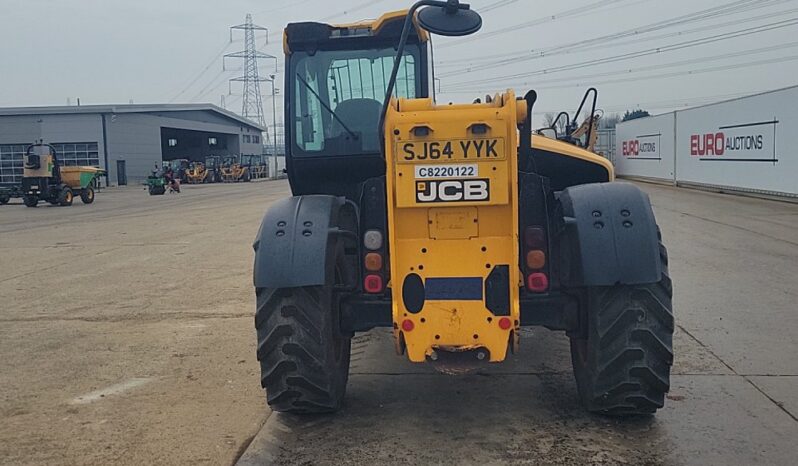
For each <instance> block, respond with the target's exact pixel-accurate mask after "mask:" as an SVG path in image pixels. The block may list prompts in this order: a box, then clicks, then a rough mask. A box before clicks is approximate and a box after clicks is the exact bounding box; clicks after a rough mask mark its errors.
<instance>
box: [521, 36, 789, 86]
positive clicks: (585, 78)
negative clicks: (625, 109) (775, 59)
mask: <svg viewBox="0 0 798 466" xmlns="http://www.w3.org/2000/svg"><path fill="white" fill-rule="evenodd" d="M794 47H798V41H795V42H788V43H785V44H778V45H771V46H768V47H759V48H755V49H749V50H741V51H735V52H731V53H726V54H723V55H712V56H708V57H696V58H691V59H688V60H680V61H676V62H670V63H661V64H656V65H649V66H642V67H637V68H629V69H622V70H614V71H608V72H606V73H591V74H587V75H581V76H565V77H561V78H551V79H542V80H535V81H534V82H528V81H527V82H514V83H505V84H507V85H509V86H511V87H528V86H539V85H541V84H547V83H563V85H565V83H566V81H574V82H572V83H568V85H569V86H570V85H583V86H586V85H592V84H593V83H594V82H596V78H602V77H609V76H629V75H631V74H634V73H642V72H646V71H655V70H662V69H668V68H676V67H680V66H687V65H695V64H702V63H708V62H712V61H722V60H727V59H730V58H739V57H745V56H750V55H758V54H763V53H768V52H775V51H778V50H785V49H790V48H794Z"/></svg>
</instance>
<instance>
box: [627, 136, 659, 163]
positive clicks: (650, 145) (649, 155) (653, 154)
mask: <svg viewBox="0 0 798 466" xmlns="http://www.w3.org/2000/svg"><path fill="white" fill-rule="evenodd" d="M661 138H662V134H647V135H643V136H637V137H636V138H634V139H630V140H628V141H623V142H622V143H621V150H622V154H623V156H624V157H628V158H636V159H647V160H661V158H662V157H661V154H660V146H661V144H660V143H661Z"/></svg>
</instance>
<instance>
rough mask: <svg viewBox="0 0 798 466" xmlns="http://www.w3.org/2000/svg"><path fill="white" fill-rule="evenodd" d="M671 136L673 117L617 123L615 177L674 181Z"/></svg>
mask: <svg viewBox="0 0 798 466" xmlns="http://www.w3.org/2000/svg"><path fill="white" fill-rule="evenodd" d="M674 132H675V121H674V114H673V113H667V114H665V115H659V116H655V117H647V118H639V119H636V120H631V121H627V122H623V123H619V124H618V126H617V127H616V142H615V160H614V162H615V169H616V171H617V173H618V174H619V175H621V176H634V177H643V178H652V179H657V180H663V181H671V182H672V181H674V146H673V144H674Z"/></svg>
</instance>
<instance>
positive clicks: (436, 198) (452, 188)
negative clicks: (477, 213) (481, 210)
mask: <svg viewBox="0 0 798 466" xmlns="http://www.w3.org/2000/svg"><path fill="white" fill-rule="evenodd" d="M489 200H490V180H489V179H477V180H475V179H470V180H439V181H416V201H417V202H419V203H429V202H480V201H489Z"/></svg>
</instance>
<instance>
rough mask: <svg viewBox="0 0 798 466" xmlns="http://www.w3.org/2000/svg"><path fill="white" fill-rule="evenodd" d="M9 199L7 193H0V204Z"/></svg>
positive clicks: (6, 202)
mask: <svg viewBox="0 0 798 466" xmlns="http://www.w3.org/2000/svg"><path fill="white" fill-rule="evenodd" d="M10 200H11V197H10V196H8V195H7V194H0V205H6V204H8V201H10Z"/></svg>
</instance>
